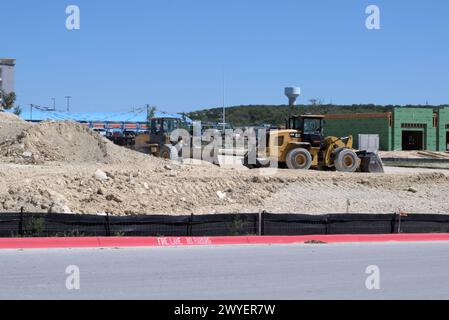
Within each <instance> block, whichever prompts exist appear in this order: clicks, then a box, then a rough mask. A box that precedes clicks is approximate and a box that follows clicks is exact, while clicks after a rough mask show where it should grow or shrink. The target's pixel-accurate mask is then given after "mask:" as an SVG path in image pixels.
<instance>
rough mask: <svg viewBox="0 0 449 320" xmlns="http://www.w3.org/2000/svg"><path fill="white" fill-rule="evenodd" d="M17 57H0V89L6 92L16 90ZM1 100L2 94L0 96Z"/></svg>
mask: <svg viewBox="0 0 449 320" xmlns="http://www.w3.org/2000/svg"><path fill="white" fill-rule="evenodd" d="M15 65H16V60H15V59H1V58H0V89H1V90H3V92H5V93H11V92H14V67H15ZM0 100H1V96H0Z"/></svg>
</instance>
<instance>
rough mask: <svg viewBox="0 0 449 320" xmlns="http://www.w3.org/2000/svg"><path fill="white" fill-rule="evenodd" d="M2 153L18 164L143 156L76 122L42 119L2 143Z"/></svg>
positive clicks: (125, 159) (117, 160)
mask: <svg viewBox="0 0 449 320" xmlns="http://www.w3.org/2000/svg"><path fill="white" fill-rule="evenodd" d="M0 155H2V156H3V157H6V158H7V159H8V160H9V162H13V163H18V164H24V163H25V164H42V163H45V162H54V161H56V162H66V163H91V162H94V163H126V162H129V161H139V160H141V158H142V157H143V155H140V154H138V153H136V152H133V151H131V150H125V149H123V148H121V147H118V146H115V145H114V144H113V143H112V142H110V141H109V140H107V139H105V138H104V137H102V136H101V135H99V134H97V133H95V132H93V131H92V130H90V129H89V128H87V127H85V126H83V125H81V124H78V123H75V122H54V121H50V122H42V123H39V124H37V125H32V126H29V127H27V128H25V129H24V130H22V131H21V132H20V134H18V135H17V136H16V137H14V138H9V139H7V140H6V141H3V142H1V143H0ZM146 159H149V157H146Z"/></svg>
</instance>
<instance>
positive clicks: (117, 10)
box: [0, 0, 449, 112]
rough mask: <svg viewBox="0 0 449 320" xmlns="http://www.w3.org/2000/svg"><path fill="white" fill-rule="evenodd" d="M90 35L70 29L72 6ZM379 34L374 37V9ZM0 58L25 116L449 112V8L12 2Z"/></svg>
mask: <svg viewBox="0 0 449 320" xmlns="http://www.w3.org/2000/svg"><path fill="white" fill-rule="evenodd" d="M71 4H75V5H78V6H79V8H80V10H81V29H80V30H72V31H69V30H67V29H66V27H65V20H66V17H67V15H66V13H65V9H66V7H67V6H68V5H71ZM370 4H375V5H377V6H378V7H379V8H380V19H381V20H380V21H381V29H380V30H368V29H367V28H366V27H365V20H366V18H367V16H368V15H367V14H366V13H365V9H366V7H367V6H368V5H370ZM0 10H1V11H0V12H1V15H0V17H1V18H0V31H1V41H0V56H1V57H8V58H16V59H17V68H16V91H17V94H18V102H19V104H21V105H22V106H27V105H28V104H30V103H35V104H40V105H51V104H52V103H51V100H50V98H52V97H55V98H56V99H57V105H58V107H59V108H63V107H64V106H65V100H64V96H66V95H70V96H73V101H72V106H73V109H74V110H76V111H88V110H92V111H93V110H98V111H107V110H111V111H120V110H129V109H131V108H132V107H134V106H135V107H140V106H144V105H145V104H147V103H148V104H152V105H156V106H158V107H159V109H161V110H165V111H170V112H180V111H191V110H196V109H202V108H206V107H216V106H221V104H222V92H223V74H224V78H225V79H226V81H225V82H226V90H225V92H226V104H227V105H240V104H281V103H286V101H287V100H286V98H285V97H284V96H283V88H284V86H288V85H297V86H300V87H301V88H302V92H303V95H302V96H301V98H300V100H299V102H300V103H304V102H307V101H308V100H309V99H311V98H320V99H322V100H323V101H324V102H333V103H337V104H352V103H377V104H425V103H426V101H428V102H429V103H430V104H444V103H449V1H447V0H413V1H412V0H408V1H405V0H385V1H384V0H371V1H364V0H340V1H335V0H308V1H306V0H128V1H121V0H108V1H106V0H73V1H71V2H67V1H61V0H53V1H50V0H40V1H30V0H14V1H6V0H3V1H2V2H1V6H0Z"/></svg>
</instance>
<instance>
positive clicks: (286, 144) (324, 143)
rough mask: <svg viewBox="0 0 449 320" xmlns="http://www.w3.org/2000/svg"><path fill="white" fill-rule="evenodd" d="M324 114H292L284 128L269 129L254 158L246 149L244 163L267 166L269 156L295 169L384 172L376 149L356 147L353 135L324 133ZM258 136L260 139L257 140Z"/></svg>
mask: <svg viewBox="0 0 449 320" xmlns="http://www.w3.org/2000/svg"><path fill="white" fill-rule="evenodd" d="M324 124H325V116H323V115H303V116H292V117H290V118H289V119H288V120H287V121H286V129H281V130H272V131H268V132H267V135H266V141H265V142H266V144H265V146H266V148H264V150H263V154H262V155H261V154H260V150H257V151H256V152H255V154H256V155H257V156H256V157H255V159H251V158H254V157H251V156H250V153H249V152H248V153H246V154H245V157H244V160H243V164H244V165H245V166H246V167H248V168H250V169H254V168H261V167H268V166H270V159H271V160H275V161H277V163H278V164H279V165H280V166H282V167H287V168H288V169H297V170H309V169H311V168H313V169H318V170H336V171H339V172H356V171H361V172H371V173H383V172H384V168H383V164H382V160H381V159H380V158H379V156H378V155H377V154H375V153H370V152H367V151H355V150H354V149H353V137H352V136H347V137H332V136H328V137H326V136H324V134H323V133H324ZM260 138H261V137H259V141H260Z"/></svg>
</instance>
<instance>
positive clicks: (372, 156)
mask: <svg viewBox="0 0 449 320" xmlns="http://www.w3.org/2000/svg"><path fill="white" fill-rule="evenodd" d="M359 158H360V160H361V164H360V171H362V172H368V173H385V170H384V164H383V162H382V159H381V158H380V157H379V155H378V154H377V153H371V152H362V153H361V154H359Z"/></svg>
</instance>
